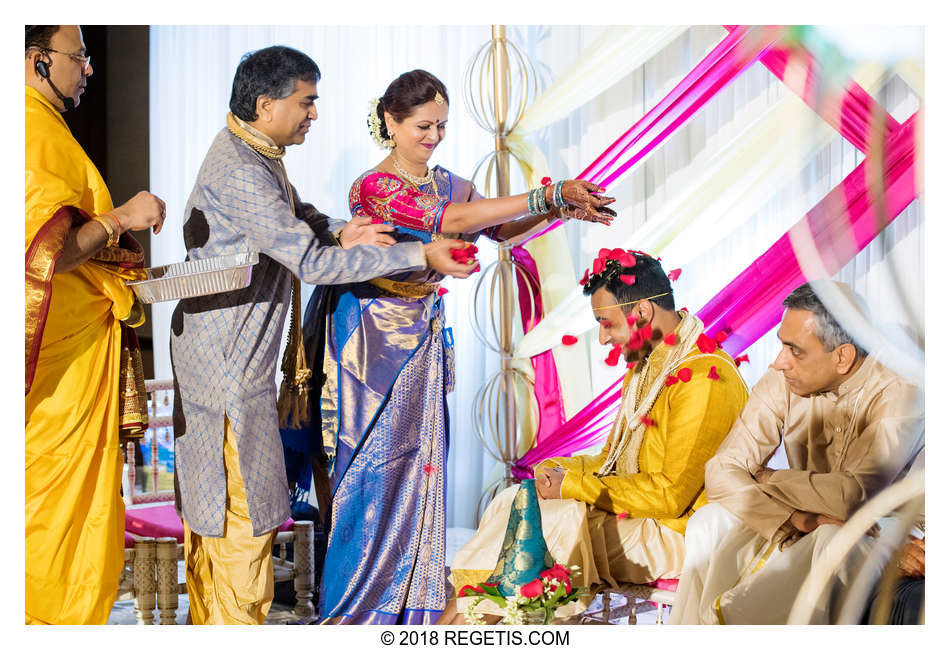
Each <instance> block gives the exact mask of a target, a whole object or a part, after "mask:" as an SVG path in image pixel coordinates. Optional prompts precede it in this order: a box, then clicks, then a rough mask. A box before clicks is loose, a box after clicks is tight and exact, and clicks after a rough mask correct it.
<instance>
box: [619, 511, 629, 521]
mask: <svg viewBox="0 0 950 650" xmlns="http://www.w3.org/2000/svg"><path fill="white" fill-rule="evenodd" d="M626 518H627V513H626V512H618V513H617V519H618V520H621V519H626Z"/></svg>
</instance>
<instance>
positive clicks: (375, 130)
mask: <svg viewBox="0 0 950 650" xmlns="http://www.w3.org/2000/svg"><path fill="white" fill-rule="evenodd" d="M379 100H380V98H379V97H375V98H373V99H371V100H369V115H367V116H366V126H368V127H369V134H370V136H372V138H373V142H375V143H376V146H377V147H379V148H380V149H392V148H393V141H392V138H388V139H386V140H384V139H383V121H382V120H381V119H379V110H378V109H377V106H379Z"/></svg>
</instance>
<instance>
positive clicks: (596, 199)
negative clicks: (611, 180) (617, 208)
mask: <svg viewBox="0 0 950 650" xmlns="http://www.w3.org/2000/svg"><path fill="white" fill-rule="evenodd" d="M602 192H604V188H602V187H600V186H598V185H594V184H593V183H588V182H587V181H581V180H570V181H564V184H563V185H562V186H561V197H562V198H563V199H564V200H565V201H567V203H568V204H569V205H568V206H567V207H565V208H562V211H563V213H564V215H565V216H566V217H568V218H571V219H579V220H581V221H591V222H594V223H602V224H605V225H610V222H611V221H613V218H614V217H616V216H617V213H616V212H614V211H613V210H611V209H610V208H608V207H607V206H608V205H610V204H611V203H613V202H614V201H616V200H617V199H615V198H613V197H612V196H602V195H601V193H602ZM552 194H553V192H552ZM545 198H547V197H545ZM551 198H552V201H549V203H553V196H552V197H551Z"/></svg>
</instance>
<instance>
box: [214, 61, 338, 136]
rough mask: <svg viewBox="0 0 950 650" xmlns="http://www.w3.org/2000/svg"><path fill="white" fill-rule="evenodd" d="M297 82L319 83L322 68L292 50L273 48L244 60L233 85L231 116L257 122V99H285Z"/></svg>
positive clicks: (292, 91) (240, 64)
mask: <svg viewBox="0 0 950 650" xmlns="http://www.w3.org/2000/svg"><path fill="white" fill-rule="evenodd" d="M298 81H307V82H310V81H312V82H317V81H320V68H318V67H317V64H316V63H315V62H314V60H313V59H311V58H310V57H309V56H307V55H306V54H304V53H303V52H301V51H299V50H295V49H294V48H292V47H285V46H283V45H272V46H271V47H265V48H264V49H262V50H257V51H255V52H248V53H247V54H245V55H244V56H243V57H241V62H240V63H239V64H238V67H237V70H236V71H235V72H234V83H232V84H231V103H230V107H231V112H232V113H234V114H235V115H236V116H238V117H239V118H241V119H242V120H244V121H245V122H253V121H254V120H256V119H257V117H258V116H257V98H258V97H260V96H261V95H263V96H264V97H270V98H271V99H284V98H285V97H289V96H290V95H292V94H293V93H294V89H295V88H296V87H297V82H298Z"/></svg>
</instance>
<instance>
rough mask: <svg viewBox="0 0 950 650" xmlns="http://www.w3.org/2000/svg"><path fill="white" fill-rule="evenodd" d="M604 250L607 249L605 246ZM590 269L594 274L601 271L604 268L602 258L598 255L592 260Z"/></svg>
mask: <svg viewBox="0 0 950 650" xmlns="http://www.w3.org/2000/svg"><path fill="white" fill-rule="evenodd" d="M604 250H607V249H606V248H605V249H604ZM592 270H593V272H594V275H597V274H598V273H600V272H601V271H603V270H604V258H602V257H598V258H597V259H596V260H594V268H593V269H592Z"/></svg>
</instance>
